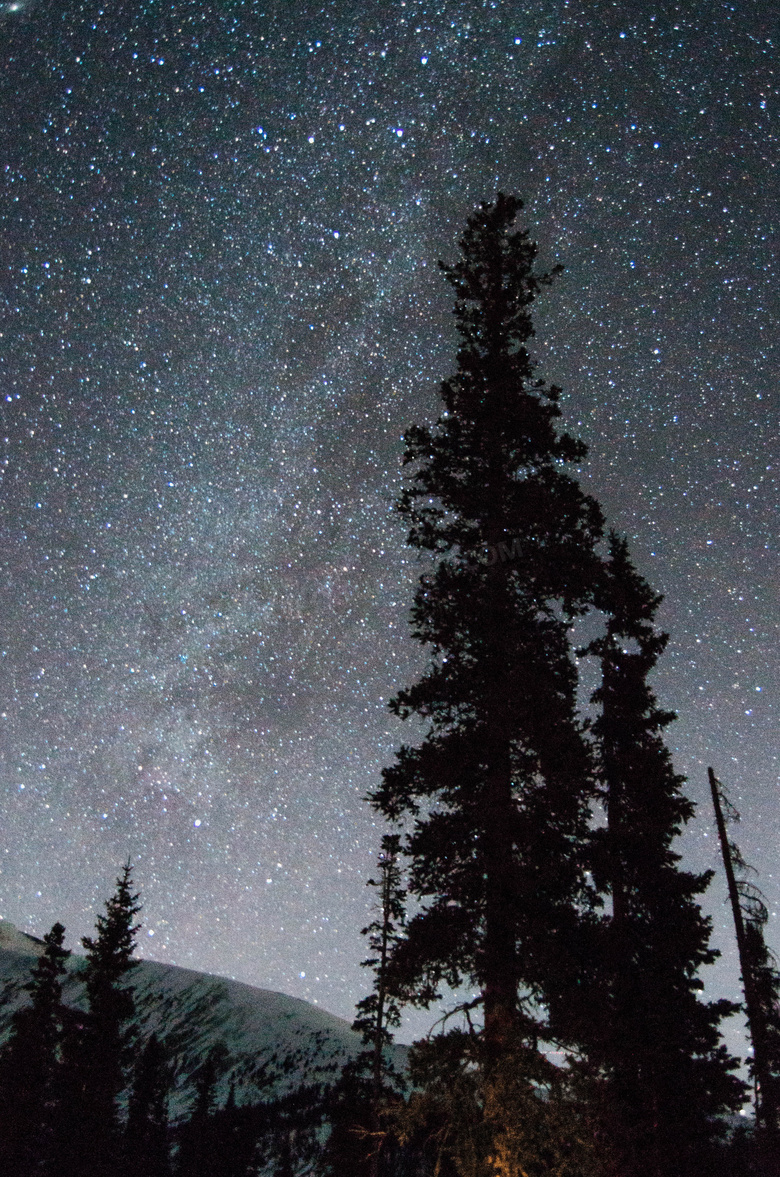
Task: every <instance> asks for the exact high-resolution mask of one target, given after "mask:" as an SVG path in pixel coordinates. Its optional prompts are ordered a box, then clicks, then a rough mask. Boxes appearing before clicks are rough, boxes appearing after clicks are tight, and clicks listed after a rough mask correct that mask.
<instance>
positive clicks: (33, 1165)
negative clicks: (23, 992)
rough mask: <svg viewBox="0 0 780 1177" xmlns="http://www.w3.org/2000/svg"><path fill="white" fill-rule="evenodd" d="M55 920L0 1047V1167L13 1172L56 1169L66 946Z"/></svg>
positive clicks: (20, 1175)
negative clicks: (26, 1001)
mask: <svg viewBox="0 0 780 1177" xmlns="http://www.w3.org/2000/svg"><path fill="white" fill-rule="evenodd" d="M64 936H65V929H64V927H63V926H62V924H55V925H54V927H53V928H52V929H51V931H50V932H48V933H47V934H46V935H45V936H44V938H43V941H44V945H45V948H44V951H43V953H42V955H41V956H40V957H39V959H38V961H37V962H36V964H35V966H34V968H33V971H32V976H31V979H30V982H29V984H28V985H27V986H26V988H27V990H28V991H29V993H30V1002H29V1004H28V1005H24V1006H22V1008H21V1009H19V1010H17V1012H16V1013H15V1014H14V1017H13V1021H12V1026H11V1036H10V1038H9V1040H8V1042H7V1043H6V1045H5V1047H4V1048H3V1051H2V1053H0V1172H2V1173H9V1174H11V1173H12V1174H14V1175H15V1177H32V1175H33V1174H38V1175H41V1177H43V1175H45V1177H53V1174H54V1172H55V1169H54V1162H55V1151H56V1147H55V1138H54V1132H55V1123H56V1107H57V1100H58V1095H59V1077H60V1076H59V1073H60V1068H61V1048H62V1034H63V1021H64V1018H65V1016H66V1015H65V1010H64V1008H63V1005H62V978H63V977H64V976H65V975H66V972H67V970H66V961H67V958H68V957H69V956H70V952H69V951H68V950H67V949H66V948H64V947H63V940H64Z"/></svg>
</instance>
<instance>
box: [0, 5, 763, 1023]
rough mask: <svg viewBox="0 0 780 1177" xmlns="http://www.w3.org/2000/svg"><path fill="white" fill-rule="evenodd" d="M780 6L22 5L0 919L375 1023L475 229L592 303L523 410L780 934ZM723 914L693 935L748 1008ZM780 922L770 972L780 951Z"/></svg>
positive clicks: (2, 84) (573, 310)
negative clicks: (603, 520) (651, 610)
mask: <svg viewBox="0 0 780 1177" xmlns="http://www.w3.org/2000/svg"><path fill="white" fill-rule="evenodd" d="M778 23H780V14H779V13H778V9H777V7H776V6H775V5H763V4H760V3H757V2H750V0H745V2H743V3H734V4H730V3H717V2H708V3H704V2H701V0H686V2H685V3H679V4H675V3H672V2H670V0H659V2H658V3H657V4H650V3H646V2H644V0H643V2H641V3H639V2H637V3H629V2H625V0H617V2H614V3H613V2H609V3H608V2H606V0H570V2H568V3H567V2H563V0H556V2H554V3H553V2H552V0H547V2H540V3H521V2H510V0H438V2H437V3H436V4H433V3H427V2H423V0H383V2H379V0H318V2H317V3H309V2H307V0H301V2H300V3H295V4H292V3H286V2H283V0H276V2H274V3H267V4H263V3H261V2H259V0H257V2H252V0H246V2H243V3H242V2H240V0H221V2H219V3H217V2H216V0H214V2H213V3H207V2H204V0H198V2H197V3H196V2H189V0H172V2H170V0H169V2H167V3H162V2H155V0H146V2H144V0H104V2H103V3H102V4H101V3H98V2H97V0H90V2H84V3H78V2H77V0H59V2H56V3H55V2H54V0H37V2H35V0H8V2H6V3H2V4H0V111H1V112H2V118H0V184H1V185H2V199H1V200H0V226H1V230H0V233H1V235H0V283H1V286H0V417H1V423H0V439H1V440H2V450H1V451H0V462H1V463H2V465H1V467H0V472H1V473H2V483H1V484H0V568H1V569H2V576H1V578H0V599H1V602H2V608H1V612H0V616H1V617H2V629H1V630H0V643H1V645H2V649H1V650H0V790H1V791H2V811H1V812H2V833H3V837H2V846H0V853H1V854H2V859H1V860H0V867H1V868H2V873H0V915H2V916H3V917H4V918H6V919H10V920H12V921H13V922H14V923H16V924H17V925H18V926H20V927H23V928H26V929H28V930H30V931H33V932H35V933H38V934H41V933H42V932H43V931H45V930H47V929H48V928H49V927H50V925H51V924H52V923H53V922H54V920H55V919H61V920H62V921H63V922H64V923H65V924H66V925H67V927H68V933H69V938H70V943H71V945H74V944H76V942H77V938H78V937H80V936H81V935H83V934H85V933H88V932H89V931H90V929H91V927H92V925H93V922H94V915H95V912H96V910H97V909H98V908H99V907H100V905H101V903H102V901H103V899H104V898H106V897H107V895H108V894H110V892H111V890H112V888H113V880H114V878H115V876H116V873H117V870H118V868H119V866H120V864H121V862H122V861H123V860H124V859H125V858H126V857H127V855H128V854H129V855H131V856H132V858H133V860H134V862H135V864H136V867H135V869H136V880H137V882H138V884H139V886H140V889H141V892H142V898H143V902H144V912H143V919H144V929H143V931H142V933H141V945H140V951H141V954H142V955H144V956H147V957H150V958H154V959H159V960H164V961H169V962H175V963H177V964H180V965H184V966H187V967H191V968H197V969H201V970H207V971H212V972H216V973H222V974H226V975H230V976H233V977H236V978H238V979H240V980H244V981H248V982H250V983H252V984H257V985H261V986H265V987H269V988H273V989H280V990H283V991H285V992H288V993H291V994H294V995H296V996H300V997H304V998H307V999H309V1000H311V1001H317V1002H319V1003H320V1004H322V1005H323V1006H325V1007H326V1008H328V1009H330V1010H332V1011H333V1012H334V1013H338V1014H341V1015H342V1016H345V1017H351V1016H352V1006H353V1003H354V1001H355V1000H356V999H357V998H358V997H359V996H361V995H362V993H363V992H364V991H365V987H366V978H365V976H364V975H363V974H361V970H360V968H359V961H360V959H361V957H362V956H363V955H364V948H363V945H362V944H361V941H360V935H359V929H360V927H361V926H362V924H363V923H365V922H366V914H367V911H368V909H369V904H370V899H371V896H370V892H368V891H367V890H366V887H365V885H364V884H365V880H366V878H367V876H368V875H369V874H370V873H371V869H372V865H373V863H374V861H375V856H376V851H377V848H378V842H379V838H380V837H381V834H382V832H383V830H382V827H381V824H380V823H379V822H378V820H377V819H376V818H374V816H373V815H372V813H371V811H370V809H369V808H368V806H366V805H365V804H364V803H363V801H362V798H363V796H364V795H365V793H366V792H367V791H369V790H370V789H372V788H374V787H376V784H377V781H378V775H379V772H380V770H381V768H382V766H383V765H386V764H389V763H391V762H392V758H393V753H394V750H395V748H396V747H397V746H398V744H399V743H400V742H401V740H402V739H405V738H409V737H410V736H411V737H413V735H414V733H413V731H412V732H410V731H408V730H407V731H403V730H402V727H401V725H400V724H399V723H398V722H396V721H395V720H394V719H393V718H392V717H391V716H390V715H389V714H388V712H387V700H388V698H389V697H390V696H391V695H392V694H393V692H394V691H395V690H396V689H397V688H398V687H400V686H401V685H403V684H408V683H410V682H411V681H413V678H414V676H415V675H416V673H417V672H418V671H419V669H420V668H421V666H422V665H423V661H422V653H421V651H420V650H419V649H418V648H417V647H416V646H415V644H414V643H413V642H412V641H411V639H410V638H409V637H408V630H407V620H406V619H407V613H408V607H409V604H410V601H411V594H412V588H413V584H414V582H415V579H416V577H417V576H418V575H419V573H420V571H421V568H420V565H419V562H418V556H417V554H416V553H415V552H413V551H412V550H411V549H407V548H406V546H405V529H404V526H403V523H402V521H401V520H399V519H398V517H397V516H396V515H395V514H394V512H393V500H394V497H395V495H396V494H397V492H398V490H399V487H400V485H401V481H400V479H401V474H400V467H399V459H400V455H401V452H402V442H401V434H402V433H403V431H404V429H405V428H407V427H408V425H409V424H411V423H413V422H417V421H430V420H432V419H433V418H434V417H435V416H436V415H437V411H438V407H437V405H438V383H439V381H440V380H441V379H442V378H443V377H445V376H447V375H448V374H449V373H450V372H451V371H452V367H453V363H454V350H455V333H454V328H453V324H452V316H451V313H450V305H451V304H450V292H449V288H448V287H447V286H446V283H444V282H443V280H442V278H441V276H440V274H439V272H438V269H437V266H436V262H437V259H439V258H444V259H446V260H448V261H452V260H454V258H455V256H456V248H457V245H456V243H457V239H458V237H459V235H460V232H461V229H462V226H463V224H464V221H465V217H466V216H467V215H468V213H469V212H470V210H471V209H472V208H473V206H474V205H475V204H476V203H477V202H478V201H479V200H481V199H489V198H491V196H493V195H494V194H495V192H496V191H497V190H498V189H501V190H503V191H508V192H514V193H516V194H518V195H520V196H521V197H522V198H523V200H524V201H525V203H526V209H525V212H524V214H523V215H524V217H525V223H526V224H527V225H528V227H529V228H530V230H531V232H532V235H533V236H534V237H535V238H536V239H537V240H538V241H539V243H540V250H541V258H542V260H543V262H544V264H545V265H547V266H550V265H553V264H555V263H557V262H562V263H563V265H564V266H565V273H564V274H563V275H562V277H561V278H560V279H559V280H558V281H557V282H556V284H555V286H554V287H553V288H552V289H551V290H550V291H549V292H547V293H545V295H544V299H543V301H540V303H539V304H538V309H537V314H536V325H537V338H536V341H535V354H536V356H537V358H538V361H539V374H540V375H543V376H544V377H545V378H547V379H548V380H553V381H556V382H558V383H560V384H561V385H562V386H563V388H564V392H565V396H564V401H563V405H564V412H565V421H566V425H567V427H568V428H569V429H570V430H571V431H572V432H574V433H576V434H578V435H579V436H581V437H582V438H583V439H584V440H585V441H586V442H587V443H588V444H589V446H590V455H589V460H588V463H587V464H586V465H584V466H583V468H582V479H583V482H584V484H585V486H586V489H587V490H589V491H591V492H592V493H594V494H595V495H596V496H597V497H598V498H599V499H600V501H601V502H602V504H603V505H604V508H605V510H606V512H607V514H608V516H609V520H610V522H611V523H612V524H613V525H615V526H617V527H618V528H619V529H621V530H622V531H624V532H625V533H626V534H627V535H628V536H629V537H630V540H631V543H632V550H633V552H634V555H635V558H636V560H637V562H638V564H639V566H640V568H641V569H642V571H643V572H644V573H645V575H646V576H648V578H649V579H650V581H651V583H652V584H653V585H654V586H655V587H656V588H657V589H659V590H661V591H663V592H664V593H665V594H666V599H665V603H664V606H663V611H662V621H663V624H664V626H665V627H666V628H667V629H669V631H670V632H671V635H672V640H671V642H670V646H669V649H668V652H667V654H666V655H665V656H664V659H663V663H662V665H661V666H660V667H659V670H658V674H657V678H656V685H657V690H658V692H659V695H660V697H661V699H662V701H663V703H664V704H665V705H668V706H671V707H673V708H675V709H677V711H678V712H679V717H680V718H679V720H678V722H677V723H676V724H675V725H674V727H673V729H671V730H670V732H669V741H670V744H671V745H672V747H673V749H674V754H675V763H676V765H677V767H678V769H679V770H680V771H683V772H685V773H687V774H688V777H689V785H688V789H689V792H690V794H691V795H692V796H693V797H694V798H695V799H696V800H697V801H698V802H699V803H700V806H699V814H698V817H697V819H696V820H695V822H694V823H692V825H691V827H690V828H689V830H688V831H687V833H686V836H685V840H684V850H685V855H686V862H687V863H688V864H689V865H690V866H692V867H696V868H697V869H703V868H706V867H717V866H718V857H717V846H716V844H715V837H714V830H713V823H712V819H711V815H710V811H709V805H708V794H707V784H706V766H707V765H708V764H712V765H713V766H714V767H715V769H716V772H717V773H718V775H719V776H720V777H721V778H722V779H723V781H724V782H725V783H726V785H727V786H728V787H729V789H730V791H731V794H732V797H733V799H734V801H735V802H736V804H737V806H738V807H739V808H740V809H741V810H742V814H743V821H742V825H741V827H740V829H739V831H738V834H737V837H738V840H739V842H740V844H741V848H742V851H743V854H744V856H745V857H746V858H747V859H748V861H751V862H753V863H754V865H755V866H756V867H758V869H759V870H760V872H761V873H760V878H759V880H758V881H759V883H760V885H761V886H762V888H763V890H764V891H765V893H766V895H767V897H768V899H769V901H770V909H771V911H772V913H773V917H774V912H775V911H776V910H777V904H778V903H780V870H779V869H778V865H777V861H776V849H777V842H778V835H779V834H780V812H779V810H778V800H779V798H780V788H779V787H780V766H779V765H778V755H777V753H778V749H777V740H776V731H777V716H778V710H780V703H779V702H778V690H780V645H779V643H778V636H779V635H778V607H777V597H778V586H779V585H780V564H779V562H778V536H777V530H776V523H777V506H778V489H779V488H778V462H779V461H780V454H779V453H778V449H780V440H778V393H777V389H776V377H775V376H774V373H773V368H775V369H776V366H777V351H776V335H777V322H778V311H780V296H779V295H778V289H779V288H780V286H779V284H778V280H777V272H776V263H775V254H776V250H777V244H778V234H779V232H780V223H779V217H778V209H777V197H776V192H777V168H776V164H777V159H778V139H777V129H776V128H777V114H778V92H777V78H776V67H775V62H776V59H777V53H778V39H779V38H780V28H778ZM724 895H725V890H724V888H723V887H722V886H721V884H720V882H719V881H717V882H716V883H715V884H714V885H713V888H712V893H711V896H710V898H709V900H708V905H709V910H710V911H711V912H712V914H713V918H714V923H715V935H714V938H715V942H716V944H718V945H719V946H721V947H722V948H723V952H724V955H723V959H722V961H721V962H720V964H719V965H718V966H716V967H715V969H713V970H711V973H712V976H713V978H714V980H713V981H711V985H712V991H713V994H717V995H731V996H734V995H735V994H736V992H737V981H736V966H735V960H734V955H735V954H734V950H733V948H732V944H731V936H730V929H729V923H728V918H727V916H728V913H727V911H726V909H725V908H724V906H723V899H724ZM776 930H777V931H780V929H778V921H777V920H775V919H774V918H773V919H772V922H771V923H770V929H769V939H770V942H773V943H774V944H775V946H776V947H777V948H780V936H778V934H777V931H776Z"/></svg>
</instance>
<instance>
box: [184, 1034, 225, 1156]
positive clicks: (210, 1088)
mask: <svg viewBox="0 0 780 1177" xmlns="http://www.w3.org/2000/svg"><path fill="white" fill-rule="evenodd" d="M216 1085H217V1068H216V1060H215V1055H214V1053H213V1052H212V1053H211V1054H210V1055H209V1056H208V1057H207V1058H206V1059H205V1061H204V1063H203V1066H202V1067H201V1068H200V1072H199V1073H198V1075H197V1076H196V1079H195V1106H194V1107H193V1109H192V1115H191V1117H190V1119H189V1120H188V1121H187V1123H186V1124H185V1125H184V1127H183V1128H182V1131H181V1136H180V1141H181V1143H180V1146H179V1158H178V1165H177V1173H178V1175H179V1177H210V1174H211V1165H212V1163H213V1160H214V1155H213V1154H214V1147H213V1146H214V1110H215V1108H214V1104H215V1092H216Z"/></svg>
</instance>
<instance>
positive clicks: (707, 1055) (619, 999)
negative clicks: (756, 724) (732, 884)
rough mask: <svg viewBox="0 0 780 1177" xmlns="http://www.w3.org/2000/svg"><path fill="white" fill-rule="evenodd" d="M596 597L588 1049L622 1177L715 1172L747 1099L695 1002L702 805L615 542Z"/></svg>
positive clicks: (650, 614) (701, 936)
mask: <svg viewBox="0 0 780 1177" xmlns="http://www.w3.org/2000/svg"><path fill="white" fill-rule="evenodd" d="M602 592H603V595H602V596H601V598H600V600H599V604H600V605H601V606H602V608H603V609H604V611H605V612H606V613H607V627H606V633H605V635H604V636H603V637H602V638H599V639H597V640H596V641H594V642H593V643H592V644H591V646H590V652H591V653H593V654H596V655H597V656H598V657H599V659H600V662H601V668H602V681H601V686H600V687H599V689H598V690H597V691H596V693H595V695H594V700H595V701H596V702H597V703H599V704H600V714H599V716H598V718H597V719H596V721H595V723H594V725H593V734H594V736H595V741H596V748H597V754H598V761H599V777H600V781H601V783H602V787H603V800H604V806H605V810H606V815H607V824H606V827H605V828H603V829H601V830H596V831H595V833H594V855H593V864H594V875H595V879H596V883H597V885H598V887H599V888H600V890H602V891H603V892H604V893H606V894H607V895H608V896H609V899H610V902H611V909H612V910H611V914H610V917H609V919H608V920H607V921H606V923H605V926H604V928H603V940H602V943H601V949H602V956H601V958H600V959H598V954H596V960H597V965H598V968H597V971H596V990H595V992H594V990H593V989H592V988H591V989H590V991H588V989H587V987H586V988H585V990H584V996H585V997H586V999H587V1000H586V1005H585V1008H584V1016H583V1017H582V1020H581V1029H580V1036H581V1037H582V1038H583V1040H584V1041H585V1042H586V1043H588V1044H589V1049H590V1053H591V1059H592V1061H593V1060H598V1062H599V1064H600V1066H601V1067H603V1068H604V1070H605V1072H606V1075H607V1083H606V1088H605V1090H604V1092H603V1099H604V1105H605V1109H606V1118H607V1122H608V1126H609V1133H610V1137H611V1139H612V1142H613V1147H614V1149H615V1152H616V1159H617V1165H618V1171H619V1173H620V1177H660V1175H661V1174H668V1173H669V1164H670V1162H669V1154H670V1151H671V1153H672V1155H673V1156H674V1158H675V1159H674V1166H675V1167H674V1172H675V1173H679V1174H684V1173H696V1172H701V1171H703V1170H704V1169H706V1167H707V1166H708V1165H709V1164H711V1150H710V1146H711V1143H712V1139H713V1135H714V1125H715V1123H716V1117H717V1116H718V1115H719V1114H721V1113H723V1112H724V1111H729V1110H731V1111H733V1110H735V1109H736V1108H737V1107H739V1106H740V1104H741V1102H742V1099H743V1093H742V1086H741V1084H740V1083H739V1082H738V1080H737V1079H736V1078H735V1077H734V1076H733V1075H732V1074H731V1073H730V1072H731V1070H733V1069H734V1068H735V1067H736V1065H737V1060H735V1059H730V1058H729V1057H728V1056H727V1054H726V1052H725V1049H724V1048H723V1047H722V1046H721V1044H720V1039H719V1033H718V1025H719V1023H720V1021H721V1019H722V1018H723V1017H724V1016H725V1015H727V1014H729V1013H732V1012H733V1009H734V1007H733V1006H732V1005H731V1003H729V1002H723V1001H722V1002H713V1003H707V1002H704V1001H702V1000H701V996H700V994H701V990H702V988H703V986H702V982H701V980H700V979H699V977H698V972H699V969H700V967H701V966H702V965H705V964H710V963H711V962H712V961H713V960H714V959H715V958H716V957H717V955H718V954H717V952H715V951H714V950H713V949H711V948H710V947H709V936H710V921H709V920H708V919H706V918H705V917H704V916H703V915H702V912H701V908H700V906H699V904H698V902H697V898H698V896H700V895H701V894H702V893H703V892H704V891H705V890H706V888H707V886H708V884H709V881H710V878H711V872H707V873H705V874H698V875H697V874H692V873H690V872H688V871H684V870H682V869H681V868H680V855H679V854H678V853H676V852H675V851H674V850H673V849H672V844H673V842H674V840H675V838H677V837H678V836H679V834H680V833H681V831H682V829H683V826H684V825H685V823H687V822H688V821H689V820H690V818H691V817H692V816H693V812H694V806H693V804H692V802H691V801H690V800H689V799H688V798H687V797H686V796H685V794H684V793H683V791H682V786H683V784H684V777H681V776H679V775H678V774H677V773H676V772H675V771H674V768H673V765H672V760H671V756H670V754H669V750H668V749H667V747H666V745H665V743H664V740H663V731H664V729H665V728H666V727H667V726H668V725H669V723H671V722H672V720H673V719H674V718H675V716H674V713H673V712H669V711H663V710H662V709H661V708H659V706H658V703H657V700H656V698H655V695H654V693H653V690H652V688H651V686H650V684H649V682H648V676H649V675H650V674H651V672H652V670H653V668H654V667H655V664H656V662H657V659H658V657H659V656H660V654H661V653H662V652H663V650H664V648H665V647H666V644H667V640H668V639H667V635H666V634H663V633H660V632H659V631H658V630H657V629H656V627H655V616H656V612H657V609H658V606H659V604H660V602H661V597H660V596H658V595H657V594H656V593H654V592H653V591H652V589H651V588H650V587H649V585H648V584H647V582H646V581H645V580H644V579H643V577H642V576H640V574H639V573H638V572H637V570H636V568H635V567H634V565H633V564H632V562H631V560H630V558H629V554H628V545H627V544H626V542H625V540H623V539H621V538H620V537H618V536H617V535H615V534H614V533H613V534H612V535H611V536H610V554H609V559H608V561H607V564H606V567H605V576H604V581H603V590H602ZM569 1012H570V1013H571V1008H570V1010H569ZM594 1015H595V1016H594Z"/></svg>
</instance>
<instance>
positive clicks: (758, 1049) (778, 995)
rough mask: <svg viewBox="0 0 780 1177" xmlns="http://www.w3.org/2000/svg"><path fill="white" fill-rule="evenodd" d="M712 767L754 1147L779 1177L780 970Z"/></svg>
mask: <svg viewBox="0 0 780 1177" xmlns="http://www.w3.org/2000/svg"><path fill="white" fill-rule="evenodd" d="M708 771H709V779H710V788H711V789H712V800H713V805H714V807H715V819H716V822H717V826H718V836H719V838H720V844H721V850H722V853H723V865H724V868H725V871H726V878H727V881H728V889H729V897H730V899H731V905H732V911H733V915H734V928H735V932H736V936H737V948H738V950H739V962H740V972H741V974H742V989H743V992H744V994H745V1004H744V1010H745V1014H746V1015H747V1026H748V1032H749V1034H750V1039H751V1043H752V1046H753V1053H752V1057H751V1059H750V1074H751V1077H752V1079H753V1084H754V1089H755V1114H756V1141H755V1144H756V1150H755V1151H756V1154H757V1161H758V1163H759V1166H760V1169H759V1171H760V1173H761V1175H762V1177H777V1174H778V1173H780V971H778V964H777V959H776V957H775V956H774V954H773V953H772V952H771V951H770V949H769V948H768V946H767V943H766V939H765V936H764V929H765V927H766V924H767V922H768V920H769V911H768V909H767V906H766V900H765V898H764V895H763V894H762V892H761V891H760V889H759V888H758V886H757V885H756V883H755V882H754V879H753V878H752V877H751V876H755V874H756V871H755V868H754V867H752V866H750V865H749V864H748V863H746V862H745V860H744V858H743V857H742V854H741V852H740V849H739V846H737V844H736V842H734V841H733V840H732V839H731V838H729V836H728V833H727V831H726V824H727V823H735V822H738V821H739V820H740V816H739V813H738V811H737V809H736V808H735V806H734V805H733V804H732V803H731V801H730V799H729V797H728V795H727V793H726V790H725V789H724V787H723V785H722V784H721V782H720V781H719V780H718V778H717V777H716V776H715V773H714V772H713V771H712V769H711V768H710V769H709V770H708Z"/></svg>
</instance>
